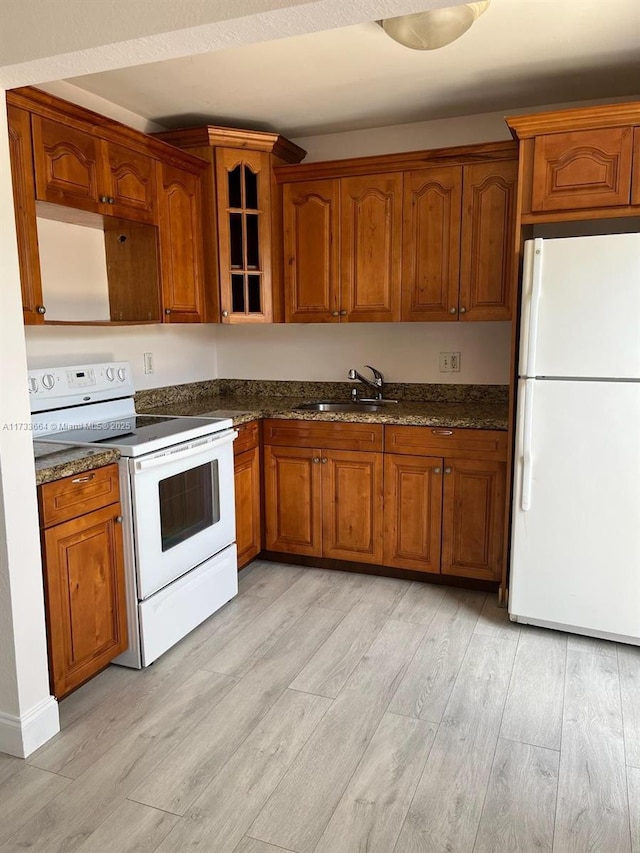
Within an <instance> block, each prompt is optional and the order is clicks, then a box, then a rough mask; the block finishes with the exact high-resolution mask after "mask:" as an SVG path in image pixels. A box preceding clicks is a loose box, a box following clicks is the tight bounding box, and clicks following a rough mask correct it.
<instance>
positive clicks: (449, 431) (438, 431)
mask: <svg viewBox="0 0 640 853" xmlns="http://www.w3.org/2000/svg"><path fill="white" fill-rule="evenodd" d="M431 432H432V433H433V434H434V435H453V430H452V429H432V430H431Z"/></svg>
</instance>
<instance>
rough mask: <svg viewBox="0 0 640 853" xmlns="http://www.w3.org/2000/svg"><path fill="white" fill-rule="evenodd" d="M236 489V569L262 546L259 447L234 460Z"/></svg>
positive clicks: (245, 563) (252, 556)
mask: <svg viewBox="0 0 640 853" xmlns="http://www.w3.org/2000/svg"><path fill="white" fill-rule="evenodd" d="M234 471H235V490H236V545H237V548H238V568H239V569H241V568H242V567H243V566H246V565H247V563H250V562H251V560H253V558H254V557H256V556H257V555H258V554H259V553H260V549H261V547H262V525H261V521H260V516H261V513H260V449H259V448H258V447H254V448H253V449H252V450H247V451H245V452H244V453H240V454H239V455H238V456H236V458H235V460H234Z"/></svg>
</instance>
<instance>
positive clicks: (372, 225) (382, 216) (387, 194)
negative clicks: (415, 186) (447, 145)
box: [340, 174, 402, 323]
mask: <svg viewBox="0 0 640 853" xmlns="http://www.w3.org/2000/svg"><path fill="white" fill-rule="evenodd" d="M340 184H341V189H340V195H341V202H340V222H341V227H340V252H341V266H342V269H341V309H340V311H341V316H343V317H344V318H345V319H346V320H348V321H349V322H353V321H362V322H367V323H369V322H373V321H391V320H399V319H400V278H401V268H400V267H401V260H402V175H401V174H388V175H366V176H364V177H354V178H343V179H342V180H341V181H340Z"/></svg>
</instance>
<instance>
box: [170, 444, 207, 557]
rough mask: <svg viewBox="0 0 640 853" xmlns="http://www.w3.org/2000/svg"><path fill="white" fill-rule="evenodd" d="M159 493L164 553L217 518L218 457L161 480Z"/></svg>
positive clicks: (204, 528) (205, 527)
mask: <svg viewBox="0 0 640 853" xmlns="http://www.w3.org/2000/svg"><path fill="white" fill-rule="evenodd" d="M158 492H159V503H160V536H161V540H162V550H163V552H164V551H169V550H170V549H171V548H174V547H175V546H176V545H179V544H180V543H181V542H185V541H186V540H187V539H190V538H191V537H192V536H195V535H196V534H198V533H200V532H202V531H203V530H206V529H207V528H208V527H212V526H213V525H214V524H216V523H217V522H218V521H220V484H219V475H218V460H217V459H216V460H214V461H212V462H207V463H206V464H205V465H199V466H198V467H197V468H189V469H188V470H187V471H180V473H178V474H174V475H173V476H171V477H167V478H166V479H164V480H160V482H159V483H158Z"/></svg>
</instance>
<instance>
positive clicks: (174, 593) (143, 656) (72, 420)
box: [29, 362, 238, 669]
mask: <svg viewBox="0 0 640 853" xmlns="http://www.w3.org/2000/svg"><path fill="white" fill-rule="evenodd" d="M29 395H30V402H31V412H32V427H33V433H34V440H35V441H38V440H44V441H46V442H47V443H54V444H61V445H86V446H89V447H94V448H95V447H96V446H100V447H108V448H113V449H115V450H118V451H119V452H120V454H121V459H120V461H119V467H120V499H121V503H122V512H123V538H124V543H125V574H126V583H127V618H128V628H129V649H128V650H127V651H126V652H124V653H123V654H122V655H120V656H119V657H118V658H116V660H115V661H114V663H119V664H122V665H124V666H131V667H136V668H138V669H140V668H142V667H145V666H148V665H149V664H150V663H152V662H153V661H154V660H156V658H158V657H159V656H160V655H161V654H163V653H164V652H165V651H167V649H169V648H170V647H171V646H173V645H174V644H175V643H176V642H178V640H180V639H181V638H182V637H184V636H185V635H186V634H187V633H189V631H191V630H193V628H195V627H196V626H197V625H199V624H200V623H201V622H203V621H204V620H205V619H206V618H207V617H209V616H210V615H211V614H212V613H214V612H215V611H216V610H218V609H219V608H220V607H222V605H223V604H225V603H226V602H227V601H229V599H231V598H233V596H234V595H236V594H237V591H238V578H237V557H236V546H235V495H234V476H233V441H234V439H235V437H236V435H237V432H236V431H235V430H234V429H233V425H232V421H231V420H230V419H229V418H199V417H180V416H171V415H139V414H137V413H136V411H135V405H134V397H133V395H134V386H133V380H132V375H131V367H130V365H129V364H128V363H127V362H104V363H100V364H87V365H74V366H72V367H55V368H44V369H40V370H30V371H29Z"/></svg>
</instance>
